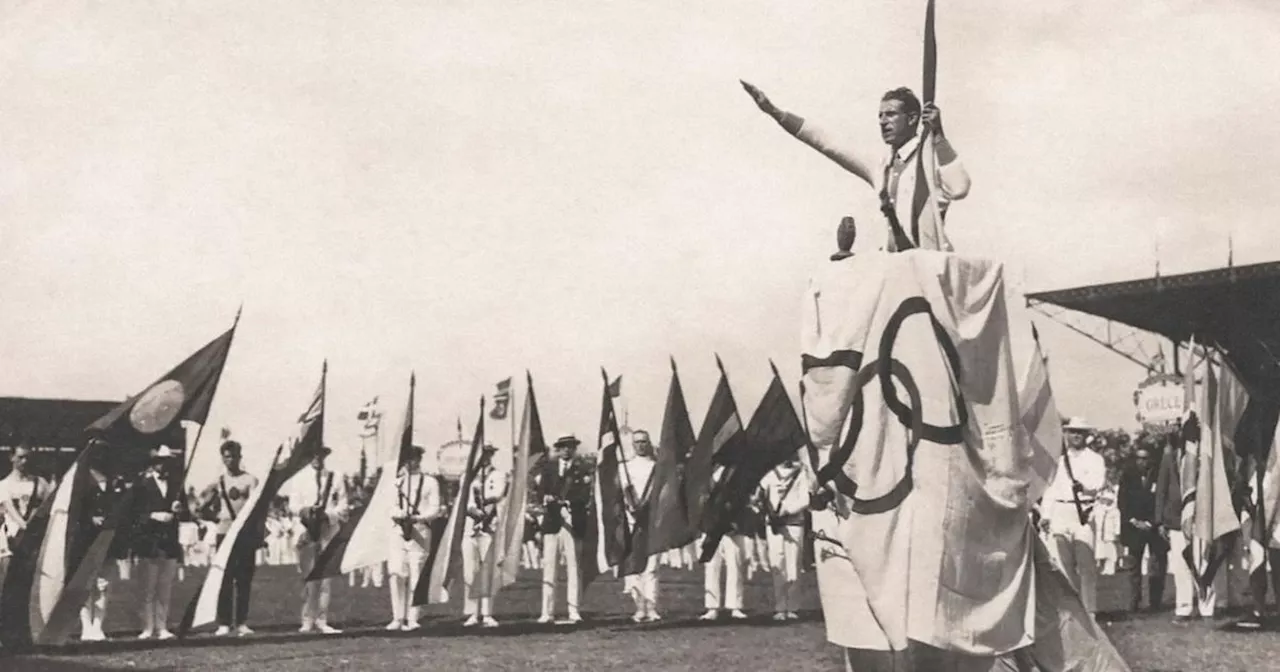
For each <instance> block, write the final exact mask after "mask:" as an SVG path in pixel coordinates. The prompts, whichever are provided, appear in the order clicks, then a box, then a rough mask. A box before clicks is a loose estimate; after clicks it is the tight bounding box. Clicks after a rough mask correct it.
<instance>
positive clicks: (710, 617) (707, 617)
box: [698, 609, 720, 621]
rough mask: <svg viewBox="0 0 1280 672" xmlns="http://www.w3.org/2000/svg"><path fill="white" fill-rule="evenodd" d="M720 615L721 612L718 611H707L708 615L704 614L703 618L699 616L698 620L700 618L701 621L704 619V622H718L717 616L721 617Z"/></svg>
mask: <svg viewBox="0 0 1280 672" xmlns="http://www.w3.org/2000/svg"><path fill="white" fill-rule="evenodd" d="M719 615H720V611H719V610H717V609H708V610H707V613H705V614H703V615H702V616H699V617H698V618H700V619H702V620H704V621H714V620H716V617H717V616H719Z"/></svg>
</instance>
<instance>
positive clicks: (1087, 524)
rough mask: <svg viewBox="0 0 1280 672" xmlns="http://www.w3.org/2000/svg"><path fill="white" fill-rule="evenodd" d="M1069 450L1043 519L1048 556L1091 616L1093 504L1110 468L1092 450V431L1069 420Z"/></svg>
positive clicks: (1094, 594) (1094, 599)
mask: <svg viewBox="0 0 1280 672" xmlns="http://www.w3.org/2000/svg"><path fill="white" fill-rule="evenodd" d="M1062 430H1063V432H1062V433H1063V435H1064V436H1065V437H1066V444H1067V445H1066V447H1065V448H1064V449H1063V451H1062V457H1060V458H1058V471H1057V473H1056V474H1055V475H1054V477H1053V483H1050V484H1049V489H1048V490H1046V491H1045V493H1044V507H1043V515H1044V521H1045V524H1047V525H1048V528H1049V538H1050V539H1049V540H1050V543H1049V554H1050V556H1052V557H1053V560H1054V562H1056V563H1057V564H1058V567H1060V568H1061V569H1062V572H1063V573H1064V574H1065V575H1066V576H1067V578H1068V579H1069V580H1070V581H1071V584H1072V586H1074V587H1075V589H1076V591H1077V592H1079V593H1080V601H1081V602H1083V603H1084V607H1085V609H1086V610H1088V611H1089V613H1090V614H1095V613H1097V610H1098V564H1097V559H1096V556H1095V555H1094V549H1093V546H1094V539H1095V535H1094V529H1093V504H1094V500H1095V498H1096V497H1097V495H1098V492H1099V491H1100V490H1102V488H1103V487H1104V486H1106V484H1107V465H1106V462H1105V461H1103V459H1102V456H1101V455H1099V454H1098V453H1097V452H1096V451H1094V450H1093V449H1092V448H1090V447H1089V444H1092V443H1093V436H1092V434H1093V427H1092V426H1090V425H1089V423H1087V422H1085V421H1084V419H1083V418H1071V420H1070V421H1068V422H1067V424H1066V426H1064V427H1063V428H1062Z"/></svg>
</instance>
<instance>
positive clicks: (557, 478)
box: [533, 435, 591, 623]
mask: <svg viewBox="0 0 1280 672" xmlns="http://www.w3.org/2000/svg"><path fill="white" fill-rule="evenodd" d="M580 443H581V442H580V441H578V439H577V438H575V437H574V436H572V435H566V436H562V437H560V438H559V439H556V442H555V457H553V458H552V459H550V460H546V461H544V462H543V463H542V464H541V465H540V466H539V467H538V471H537V473H536V474H535V476H534V493H533V494H534V498H535V501H537V502H539V503H541V505H542V507H543V509H544V512H543V515H542V614H541V616H539V617H538V622H539V623H550V622H551V621H552V614H553V612H554V610H555V594H556V574H557V573H558V572H557V570H558V568H559V564H560V563H559V557H560V555H561V554H563V555H564V564H565V571H566V573H567V574H568V576H567V578H566V582H567V585H566V588H567V591H566V600H567V601H568V603H569V622H570V623H578V622H581V621H582V616H581V614H580V613H579V612H578V605H579V597H580V585H581V584H580V578H581V577H580V576H579V573H578V550H579V548H581V545H582V539H583V538H584V537H585V536H586V534H587V505H588V503H589V502H590V500H591V488H590V478H591V476H590V474H589V473H588V472H586V471H585V470H584V469H583V467H582V466H580V465H579V464H578V463H577V462H576V461H575V460H574V459H573V458H574V454H575V453H576V452H577V449H578V445H579V444H580Z"/></svg>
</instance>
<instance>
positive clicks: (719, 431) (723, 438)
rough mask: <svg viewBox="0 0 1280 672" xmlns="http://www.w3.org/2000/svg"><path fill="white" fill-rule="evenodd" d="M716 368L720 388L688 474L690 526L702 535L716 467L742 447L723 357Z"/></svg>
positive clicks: (687, 464) (740, 422)
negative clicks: (722, 360)
mask: <svg viewBox="0 0 1280 672" xmlns="http://www.w3.org/2000/svg"><path fill="white" fill-rule="evenodd" d="M716 367H717V368H718V369H719V370H720V382H719V383H717V384H716V391H715V393H714V394H713V395H712V397H711V405H710V406H709V407H707V415H706V418H704V419H703V421H702V431H700V432H698V439H697V441H696V442H695V443H694V447H693V451H692V452H691V453H690V454H689V459H688V461H687V462H686V464H685V473H684V489H685V501H686V502H688V506H689V524H690V525H691V526H692V527H693V529H695V530H698V531H700V532H706V531H707V526H706V525H705V524H703V523H704V521H703V511H704V510H705V508H706V504H707V499H708V498H709V497H710V496H711V490H712V483H711V476H712V474H713V473H714V471H715V463H716V461H718V460H719V459H723V457H724V456H725V455H729V454H733V453H735V452H737V451H738V450H739V445H740V444H741V443H742V418H741V417H740V416H739V415H738V404H737V402H735V401H734V399H733V391H732V390H731V389H730V388H729V376H728V374H726V373H725V370H724V364H722V363H721V362H720V358H719V357H716Z"/></svg>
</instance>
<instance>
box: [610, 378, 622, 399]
mask: <svg viewBox="0 0 1280 672" xmlns="http://www.w3.org/2000/svg"><path fill="white" fill-rule="evenodd" d="M607 389H608V391H609V398H610V399H617V398H618V397H621V396H622V376H618V377H617V378H616V379H614V381H613V382H612V383H609V384H608V387H607Z"/></svg>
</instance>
